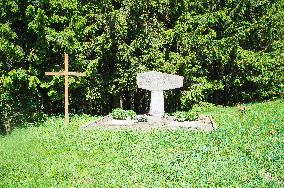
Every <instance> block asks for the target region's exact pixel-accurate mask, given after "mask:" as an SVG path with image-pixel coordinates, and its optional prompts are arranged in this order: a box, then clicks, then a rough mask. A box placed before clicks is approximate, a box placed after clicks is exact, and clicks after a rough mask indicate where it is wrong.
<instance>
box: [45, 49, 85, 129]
mask: <svg viewBox="0 0 284 188" xmlns="http://www.w3.org/2000/svg"><path fill="white" fill-rule="evenodd" d="M64 66H65V70H64V72H46V73H45V75H49V76H64V78H65V125H66V127H68V124H69V114H68V76H86V73H80V72H68V54H64Z"/></svg>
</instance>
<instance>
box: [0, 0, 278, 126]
mask: <svg viewBox="0 0 284 188" xmlns="http://www.w3.org/2000/svg"><path fill="white" fill-rule="evenodd" d="M283 39H284V1H283V0H120V1H119V0H97V1H87V0H81V1H80V0H1V1H0V96H1V97H0V109H1V111H0V124H2V125H4V124H5V125H9V124H12V123H13V122H15V121H16V120H25V121H33V120H34V119H36V118H40V116H41V114H57V113H61V112H63V111H64V110H63V107H64V105H63V101H64V99H63V98H64V93H63V91H64V89H63V88H64V78H63V77H62V76H61V77H60V76H56V77H51V76H45V75H44V72H46V71H62V69H63V67H64V66H63V54H64V52H66V53H68V54H69V58H70V63H69V64H70V66H69V70H70V71H79V72H83V71H85V72H86V73H87V76H86V77H80V78H76V77H72V78H70V83H69V87H70V91H69V92H70V109H71V110H70V112H71V113H88V114H106V113H108V112H109V111H111V109H112V108H114V107H119V106H121V107H123V108H125V109H133V110H135V111H136V112H145V111H147V110H148V106H149V92H147V91H145V90H140V89H138V88H137V85H136V75H137V73H139V72H145V71H152V70H156V71H161V72H166V73H170V74H178V75H182V76H184V78H185V83H184V87H183V88H181V89H180V90H174V91H168V92H166V93H165V96H166V103H167V104H166V107H167V109H166V110H167V111H175V110H188V109H190V107H191V106H192V105H193V104H195V103H198V102H200V101H207V102H212V103H215V104H224V105H230V104H233V103H236V102H249V101H256V100H264V99H271V98H274V97H279V96H280V93H281V92H282V91H283V90H284V89H283V88H284V78H283V72H284V40H283ZM0 127H1V126H0Z"/></svg>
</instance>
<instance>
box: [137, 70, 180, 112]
mask: <svg viewBox="0 0 284 188" xmlns="http://www.w3.org/2000/svg"><path fill="white" fill-rule="evenodd" d="M137 85H138V88H142V89H146V90H150V91H151V104H150V112H149V114H150V115H151V116H155V117H163V116H164V113H165V110H164V94H163V91H164V90H170V89H175V88H180V87H182V86H183V76H177V75H172V74H166V73H161V72H156V71H151V72H145V73H139V74H138V75H137Z"/></svg>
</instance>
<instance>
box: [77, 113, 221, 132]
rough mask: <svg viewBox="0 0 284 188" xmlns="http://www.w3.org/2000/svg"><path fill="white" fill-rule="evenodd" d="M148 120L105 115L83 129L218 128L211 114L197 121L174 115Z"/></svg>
mask: <svg viewBox="0 0 284 188" xmlns="http://www.w3.org/2000/svg"><path fill="white" fill-rule="evenodd" d="M147 119H148V121H147V122H138V121H137V120H116V119H113V118H112V116H111V115H108V116H105V117H103V118H100V119H98V120H97V121H94V122H91V123H89V124H87V125H84V126H82V129H91V128H95V127H101V128H105V129H112V130H113V129H140V130H151V129H165V130H176V129H187V130H196V131H205V132H209V131H212V130H214V129H216V124H215V122H214V121H213V119H212V118H211V117H209V116H202V117H201V118H200V119H198V120H196V121H184V122H178V121H175V120H174V119H173V117H168V118H157V117H152V116H148V117H147Z"/></svg>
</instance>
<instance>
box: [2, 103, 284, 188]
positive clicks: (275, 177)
mask: <svg viewBox="0 0 284 188" xmlns="http://www.w3.org/2000/svg"><path fill="white" fill-rule="evenodd" d="M246 106H247V112H246V113H240V112H238V110H237V108H236V107H230V108H229V107H226V108H222V107H216V108H213V109H212V110H211V111H210V112H207V114H210V115H212V116H213V117H214V119H215V121H216V123H217V124H218V129H217V130H216V131H213V132H210V133H204V132H191V131H185V130H177V131H157V130H152V131H133V130H132V131H130V130H116V131H107V130H103V129H99V128H96V129H92V130H81V129H79V127H80V126H81V125H84V124H85V123H87V122H89V121H90V120H92V119H94V118H92V117H88V116H80V117H79V116H75V117H73V118H72V119H71V123H70V127H69V128H65V127H64V125H63V119H62V118H56V117H52V118H49V119H48V121H46V122H45V123H44V124H43V125H41V126H39V127H29V128H25V129H17V130H15V131H13V133H12V134H11V135H9V136H5V137H0V154H1V155H0V187H50V186H52V187H88V186H90V187H212V186H214V187H283V186H284V122H283V121H284V103H283V101H280V100H278V101H273V102H266V103H256V104H248V105H246Z"/></svg>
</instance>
